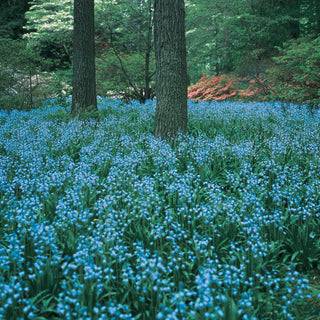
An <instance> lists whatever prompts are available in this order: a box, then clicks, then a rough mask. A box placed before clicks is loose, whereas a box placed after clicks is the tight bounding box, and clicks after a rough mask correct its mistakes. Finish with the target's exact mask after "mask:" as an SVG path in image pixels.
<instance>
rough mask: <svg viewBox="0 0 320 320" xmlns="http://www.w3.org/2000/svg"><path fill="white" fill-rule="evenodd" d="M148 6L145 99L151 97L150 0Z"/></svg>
mask: <svg viewBox="0 0 320 320" xmlns="http://www.w3.org/2000/svg"><path fill="white" fill-rule="evenodd" d="M148 5H149V7H148V9H149V19H148V33H147V48H146V56H145V64H144V77H145V92H144V96H145V99H146V100H147V99H150V98H151V88H150V71H149V70H150V54H151V48H152V46H151V35H152V5H151V0H149V3H148Z"/></svg>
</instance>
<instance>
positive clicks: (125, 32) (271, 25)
mask: <svg viewBox="0 0 320 320" xmlns="http://www.w3.org/2000/svg"><path fill="white" fill-rule="evenodd" d="M185 5H186V37H187V54H188V55H187V59H188V75H189V85H190V87H189V98H192V99H195V100H202V99H204V100H210V101H212V100H219V101H220V100H244V101H247V100H256V101H257V100H259V101H261V100H268V101H278V100H279V101H283V102H295V103H301V104H308V105H309V106H311V107H315V106H317V105H318V103H319V94H320V91H319V87H320V86H319V81H320V80H319V77H318V75H319V71H320V38H319V35H320V3H319V1H317V0H279V1H273V0H271V1H270V0H226V1H225V0H216V1H212V0H201V1H199V0H187V1H185ZM72 10H73V9H72V1H70V0H63V1H57V0H52V1H45V0H36V1H26V0H6V1H2V4H1V5H0V38H1V40H0V64H1V66H2V68H1V70H0V90H1V92H3V93H4V94H3V95H2V96H1V105H6V106H10V107H11V108H30V107H32V106H34V105H36V104H37V103H39V102H41V101H43V100H44V99H47V98H51V97H60V98H63V97H66V96H69V95H70V94H71V91H72V88H71V76H72V72H71V65H72V36H71V33H72V22H73V13H72ZM95 11H96V70H97V92H98V94H99V95H100V96H112V97H121V98H122V99H124V100H125V101H129V100H131V99H138V100H139V101H140V102H145V101H146V100H147V99H150V98H153V97H154V86H155V59H154V44H153V35H152V32H153V1H152V0H119V1H108V0H99V1H96V2H95Z"/></svg>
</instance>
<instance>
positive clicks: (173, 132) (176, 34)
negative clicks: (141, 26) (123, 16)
mask: <svg viewBox="0 0 320 320" xmlns="http://www.w3.org/2000/svg"><path fill="white" fill-rule="evenodd" d="M154 10H155V11H154V38H155V53H156V97H157V106H156V115H155V127H154V135H155V137H159V136H161V137H162V138H169V139H171V138H175V137H177V135H178V133H179V131H182V132H183V133H186V132H187V123H188V108H187V81H188V80H187V63H186V40H185V25H184V19H185V11H184V0H155V9H154Z"/></svg>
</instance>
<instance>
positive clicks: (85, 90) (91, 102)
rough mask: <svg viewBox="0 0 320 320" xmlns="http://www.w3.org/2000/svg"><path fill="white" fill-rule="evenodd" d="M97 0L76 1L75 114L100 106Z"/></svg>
mask: <svg viewBox="0 0 320 320" xmlns="http://www.w3.org/2000/svg"><path fill="white" fill-rule="evenodd" d="M94 39H95V35H94V0H75V1H74V30H73V91H72V108H71V114H72V115H73V116H80V115H81V114H83V113H85V112H86V111H93V110H97V95H96V74H95V41H94Z"/></svg>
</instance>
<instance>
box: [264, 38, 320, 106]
mask: <svg viewBox="0 0 320 320" xmlns="http://www.w3.org/2000/svg"><path fill="white" fill-rule="evenodd" d="M274 61H275V63H276V67H274V68H271V69H269V70H268V71H267V77H266V80H267V81H268V83H269V93H268V95H267V98H268V99H270V100H280V101H283V102H294V103H300V104H308V105H309V106H310V107H311V108H314V107H317V106H318V105H319V101H320V89H319V88H320V79H319V73H320V37H318V38H315V39H313V38H300V39H297V40H291V41H289V42H287V43H286V44H285V46H284V48H283V49H282V50H281V55H280V56H279V57H276V58H274Z"/></svg>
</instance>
